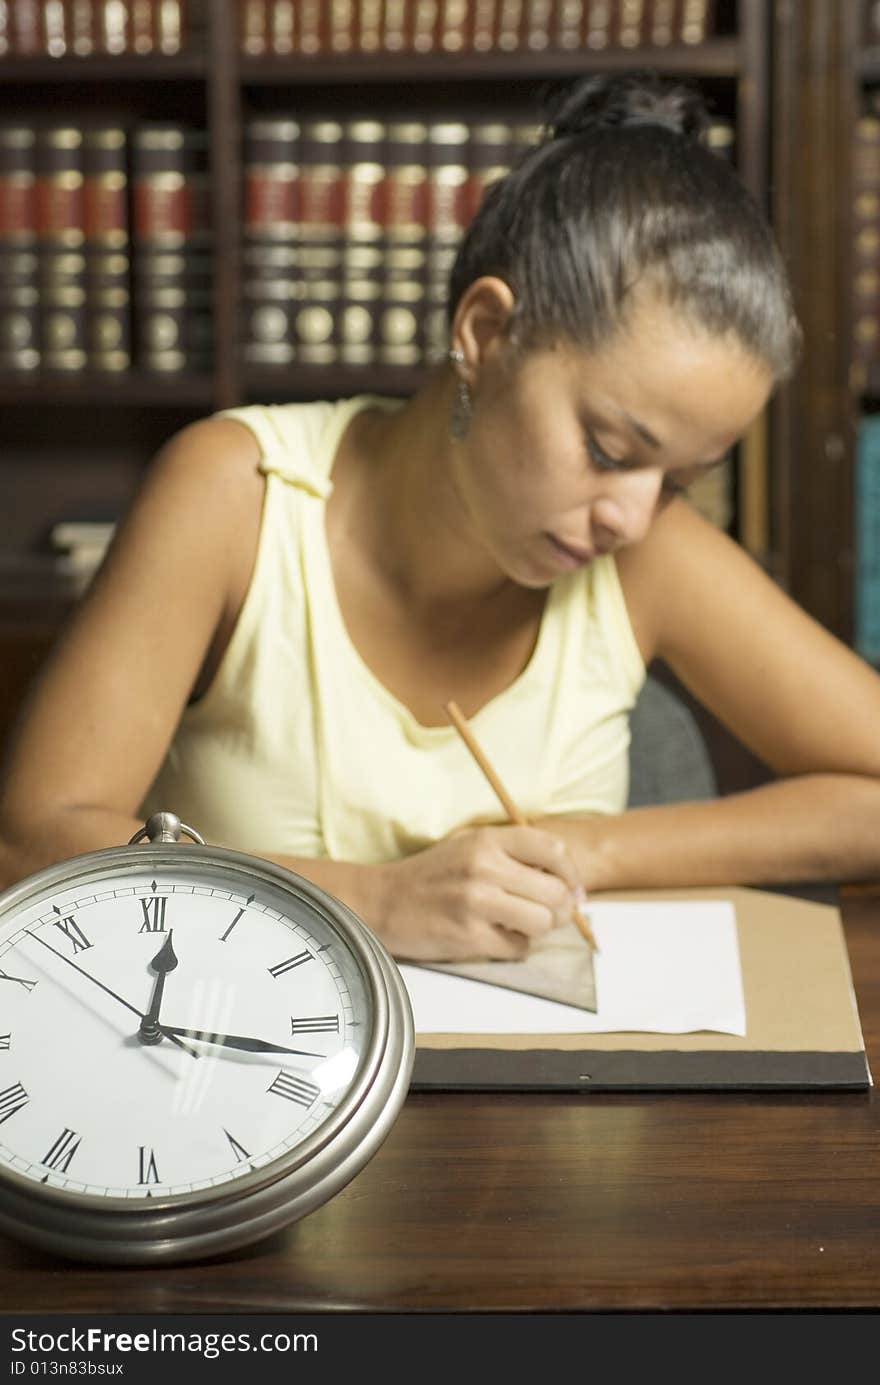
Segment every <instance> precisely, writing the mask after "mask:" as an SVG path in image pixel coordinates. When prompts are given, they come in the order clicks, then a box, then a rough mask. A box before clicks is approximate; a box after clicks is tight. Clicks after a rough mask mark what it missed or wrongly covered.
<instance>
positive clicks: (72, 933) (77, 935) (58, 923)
mask: <svg viewBox="0 0 880 1385" xmlns="http://www.w3.org/2000/svg"><path fill="white" fill-rule="evenodd" d="M53 927H55V928H60V929H61V932H62V933H63V934H64V936H65V938H67V939H68V941H69V942H72V943H73V955H74V957H75V956H76V954H77V953H78V952H85V950H86V948H87V947H91V946H92V944H91V943H90V942H89V940H88V938H87V937H86V935H85V933H84V932H83V931H82V929H81V928H80V926H79V924H78V923H77V922H76V920H75V919H73V918H67V919H55V921H54V924H53Z"/></svg>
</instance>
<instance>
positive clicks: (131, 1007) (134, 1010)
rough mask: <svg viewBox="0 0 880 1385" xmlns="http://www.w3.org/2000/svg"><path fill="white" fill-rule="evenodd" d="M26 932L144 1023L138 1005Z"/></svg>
mask: <svg viewBox="0 0 880 1385" xmlns="http://www.w3.org/2000/svg"><path fill="white" fill-rule="evenodd" d="M25 932H26V933H27V935H28V937H29V938H33V940H34V942H35V943H41V944H42V946H43V947H45V948H48V950H49V952H53V953H54V954H55V956H56V957H60V958H61V960H62V962H66V963H67V965H68V966H69V967H73V969H74V971H78V972H79V974H80V976H84V977H86V979H87V980H88V981H91V982H92V984H93V985H95V986H100V988H101V990H102V991H104V992H106V994H107V995H109V996H112V997H113V999H114V1000H118V1001H119V1003H120V1005H124V1006H125V1008H126V1010H130V1011H131V1013H132V1014H133V1015H137V1017H138V1019H139V1020H141V1021H143V1018H144V1016H143V1012H142V1011H141V1010H139V1009H138V1008H137V1006H136V1005H132V1003H131V1001H130V1000H126V999H125V997H124V996H121V995H119V994H118V993H117V992H116V991H112V990H111V989H110V987H109V986H105V985H104V982H103V981H99V980H98V978H97V976H93V975H92V973H91V972H90V971H86V970H85V968H84V967H81V966H79V964H78V963H77V962H74V961H73V960H72V958H70V957H65V955H64V953H63V952H59V951H58V949H57V947H53V946H52V944H51V943H47V942H46V939H45V938H41V937H40V935H39V933H32V932H31V931H30V929H29V928H28V929H25ZM168 1038H169V1039H170V1040H171V1042H172V1043H173V1044H177V1047H178V1048H182V1049H184V1050H185V1052H186V1053H189V1054H191V1055H192V1057H193V1058H198V1057H200V1056H201V1055H200V1054H198V1053H196V1051H195V1049H194V1048H190V1047H189V1046H188V1045H187V1044H185V1043H182V1042H181V1040H180V1039H178V1038H176V1037H175V1035H173V1034H169V1035H168Z"/></svg>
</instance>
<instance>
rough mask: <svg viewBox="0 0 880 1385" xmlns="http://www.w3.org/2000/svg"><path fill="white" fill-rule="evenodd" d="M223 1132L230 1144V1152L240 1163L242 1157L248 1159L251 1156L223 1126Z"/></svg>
mask: <svg viewBox="0 0 880 1385" xmlns="http://www.w3.org/2000/svg"><path fill="white" fill-rule="evenodd" d="M223 1134H224V1135H225V1136H226V1138H227V1140H228V1141H229V1143H230V1145H231V1146H232V1152H233V1154H234V1155H235V1157H236V1159H237V1160H238V1162H239V1163H241V1162H242V1161H243V1160H244V1159H250V1157H251V1156H250V1154H249V1153H248V1151H247V1150H246V1149H245V1147H244V1145H240V1144H239V1143H238V1140H237V1139H236V1138H235V1136H234V1135H230V1133H229V1131H228V1130H227V1129H226V1127H225V1126H224V1127H223Z"/></svg>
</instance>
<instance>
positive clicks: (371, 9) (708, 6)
mask: <svg viewBox="0 0 880 1385" xmlns="http://www.w3.org/2000/svg"><path fill="white" fill-rule="evenodd" d="M239 23H240V35H239V37H240V45H241V49H242V51H243V52H244V53H247V54H250V55H252V56H262V55H264V54H273V55H276V56H281V55H284V54H290V53H298V54H303V55H306V56H309V55H314V56H316V55H325V54H342V53H378V54H388V53H407V52H411V53H467V52H484V53H490V52H495V51H500V52H515V51H519V50H524V51H531V52H542V51H544V50H547V49H562V50H566V49H569V50H570V49H578V48H587V49H592V50H601V49H605V48H624V49H630V48H638V47H641V46H643V45H649V46H651V45H653V46H655V47H666V46H669V45H672V44H677V43H686V44H699V43H704V42H705V41H706V40H707V39H708V38H711V37H712V36H713V33H714V24H715V4H714V0H239Z"/></svg>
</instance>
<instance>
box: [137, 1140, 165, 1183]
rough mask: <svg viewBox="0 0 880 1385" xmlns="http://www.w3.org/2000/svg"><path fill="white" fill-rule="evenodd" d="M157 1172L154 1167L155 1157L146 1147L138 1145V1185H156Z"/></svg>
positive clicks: (157, 1179) (157, 1180)
mask: <svg viewBox="0 0 880 1385" xmlns="http://www.w3.org/2000/svg"><path fill="white" fill-rule="evenodd" d="M159 1181H160V1180H159V1170H158V1169H157V1167H156V1155H155V1152H154V1151H153V1150H152V1149H151V1150H148V1149H147V1147H146V1145H138V1183H158V1182H159Z"/></svg>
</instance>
